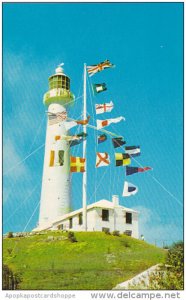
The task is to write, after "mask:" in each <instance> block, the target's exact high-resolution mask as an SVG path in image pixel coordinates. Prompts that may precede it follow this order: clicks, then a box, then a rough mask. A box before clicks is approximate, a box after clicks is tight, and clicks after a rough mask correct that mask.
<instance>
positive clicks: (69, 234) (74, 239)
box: [68, 231, 77, 243]
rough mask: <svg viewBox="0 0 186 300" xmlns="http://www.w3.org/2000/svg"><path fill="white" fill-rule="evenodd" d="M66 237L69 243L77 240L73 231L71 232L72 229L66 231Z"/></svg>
mask: <svg viewBox="0 0 186 300" xmlns="http://www.w3.org/2000/svg"><path fill="white" fill-rule="evenodd" d="M68 239H69V241H70V242H71V243H76V242H77V239H76V237H75V235H74V232H72V231H69V233H68Z"/></svg>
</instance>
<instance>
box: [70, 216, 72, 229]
mask: <svg viewBox="0 0 186 300" xmlns="http://www.w3.org/2000/svg"><path fill="white" fill-rule="evenodd" d="M69 228H72V218H70V219H69Z"/></svg>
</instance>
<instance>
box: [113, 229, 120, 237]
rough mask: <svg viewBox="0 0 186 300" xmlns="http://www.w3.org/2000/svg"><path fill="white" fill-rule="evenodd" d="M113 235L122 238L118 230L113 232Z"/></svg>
mask: <svg viewBox="0 0 186 300" xmlns="http://www.w3.org/2000/svg"><path fill="white" fill-rule="evenodd" d="M112 235H114V236H120V234H119V231H118V230H114V231H113V233H112Z"/></svg>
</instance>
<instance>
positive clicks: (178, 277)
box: [150, 241, 184, 290]
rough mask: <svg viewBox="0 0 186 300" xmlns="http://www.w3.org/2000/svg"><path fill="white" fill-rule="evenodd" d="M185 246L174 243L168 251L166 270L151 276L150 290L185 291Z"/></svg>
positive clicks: (180, 243) (181, 243)
mask: <svg viewBox="0 0 186 300" xmlns="http://www.w3.org/2000/svg"><path fill="white" fill-rule="evenodd" d="M183 272H184V244H183V242H181V241H180V242H177V243H174V244H173V245H172V246H171V247H170V249H169V250H168V254H167V259H166V264H165V268H164V270H163V271H162V272H158V273H157V274H153V275H151V276H150V289H160V290H183V284H184V274H183Z"/></svg>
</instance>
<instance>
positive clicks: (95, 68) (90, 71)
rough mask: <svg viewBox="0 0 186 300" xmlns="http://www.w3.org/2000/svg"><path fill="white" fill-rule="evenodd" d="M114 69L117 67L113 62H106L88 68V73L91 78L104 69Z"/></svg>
mask: <svg viewBox="0 0 186 300" xmlns="http://www.w3.org/2000/svg"><path fill="white" fill-rule="evenodd" d="M113 67H115V65H113V64H111V62H110V61H109V60H105V61H103V62H101V63H99V64H97V65H92V66H87V72H88V74H89V76H90V77H91V76H93V75H94V74H96V73H97V72H101V71H103V70H104V69H107V68H113Z"/></svg>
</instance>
